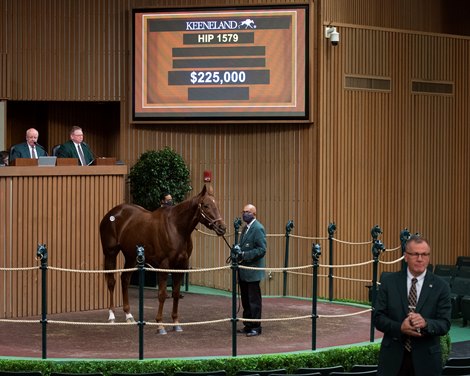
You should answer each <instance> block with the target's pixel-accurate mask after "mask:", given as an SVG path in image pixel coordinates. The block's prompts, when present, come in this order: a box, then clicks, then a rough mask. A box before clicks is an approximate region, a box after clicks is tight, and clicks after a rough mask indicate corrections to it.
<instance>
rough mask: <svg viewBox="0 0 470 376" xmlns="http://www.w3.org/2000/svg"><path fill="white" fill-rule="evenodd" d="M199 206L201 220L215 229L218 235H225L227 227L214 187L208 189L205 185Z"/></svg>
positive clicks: (208, 226) (200, 195)
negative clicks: (213, 190) (216, 200)
mask: <svg viewBox="0 0 470 376" xmlns="http://www.w3.org/2000/svg"><path fill="white" fill-rule="evenodd" d="M198 208H199V222H201V223H202V224H203V225H204V226H206V227H207V228H209V229H211V230H214V231H215V233H216V234H217V235H219V236H222V235H224V234H225V231H226V230H227V227H226V226H225V222H224V220H223V219H222V216H221V215H220V212H219V208H218V207H217V203H216V202H215V197H214V194H213V192H212V188H209V189H207V188H206V186H204V188H203V190H202V192H201V193H200V194H199V204H198Z"/></svg>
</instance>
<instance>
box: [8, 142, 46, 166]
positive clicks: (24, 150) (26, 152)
mask: <svg viewBox="0 0 470 376" xmlns="http://www.w3.org/2000/svg"><path fill="white" fill-rule="evenodd" d="M35 149H36V154H37V157H45V156H47V152H46V150H44V148H43V147H42V146H41V145H39V144H36V145H35ZM16 158H32V155H31V147H30V146H29V144H28V143H27V142H22V143H21V144H17V145H14V146H12V147H11V153H10V162H13V161H14V160H15V159H16Z"/></svg>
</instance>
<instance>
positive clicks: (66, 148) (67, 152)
mask: <svg viewBox="0 0 470 376" xmlns="http://www.w3.org/2000/svg"><path fill="white" fill-rule="evenodd" d="M80 146H81V147H82V150H83V154H84V156H85V165H89V164H90V163H91V162H93V160H94V158H93V153H92V152H91V150H90V148H89V146H88V144H86V143H85V142H82V143H81V144H80ZM57 157H58V158H78V160H79V162H78V163H79V164H80V157H79V155H78V152H77V148H76V147H75V144H74V143H73V141H72V140H69V141H67V142H66V143H64V144H62V145H61V146H60V148H59V150H58V151H57Z"/></svg>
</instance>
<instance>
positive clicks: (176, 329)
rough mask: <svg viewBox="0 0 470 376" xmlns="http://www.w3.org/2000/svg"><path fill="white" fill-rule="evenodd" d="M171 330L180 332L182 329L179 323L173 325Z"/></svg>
mask: <svg viewBox="0 0 470 376" xmlns="http://www.w3.org/2000/svg"><path fill="white" fill-rule="evenodd" d="M173 330H174V331H175V332H182V331H183V328H182V327H181V326H180V325H175V326H174V327H173Z"/></svg>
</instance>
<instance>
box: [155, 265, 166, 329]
mask: <svg viewBox="0 0 470 376" xmlns="http://www.w3.org/2000/svg"><path fill="white" fill-rule="evenodd" d="M167 280H168V273H162V272H159V273H158V312H157V316H156V318H155V320H156V321H157V323H161V322H162V320H163V306H164V305H165V299H166V284H167ZM158 334H166V330H165V327H164V326H163V325H159V326H158Z"/></svg>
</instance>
